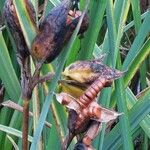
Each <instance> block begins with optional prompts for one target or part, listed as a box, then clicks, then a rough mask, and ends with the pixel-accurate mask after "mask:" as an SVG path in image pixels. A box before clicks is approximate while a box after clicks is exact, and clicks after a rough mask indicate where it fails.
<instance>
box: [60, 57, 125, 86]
mask: <svg viewBox="0 0 150 150" xmlns="http://www.w3.org/2000/svg"><path fill="white" fill-rule="evenodd" d="M123 73H124V72H121V71H119V70H116V69H113V68H110V67H108V66H106V65H104V64H103V63H102V62H101V61H100V60H99V59H97V60H92V61H77V62H75V63H73V64H71V65H69V66H68V67H67V68H66V69H65V70H64V72H63V73H62V75H64V77H66V79H70V80H74V81H76V82H79V83H82V84H83V83H86V84H91V83H93V82H94V81H95V80H96V79H98V78H103V79H105V80H107V81H108V80H114V79H117V78H119V77H121V76H122V75H123Z"/></svg>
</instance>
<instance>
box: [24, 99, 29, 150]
mask: <svg viewBox="0 0 150 150" xmlns="http://www.w3.org/2000/svg"><path fill="white" fill-rule="evenodd" d="M28 123H29V100H28V99H24V100H23V131H22V150H27V149H28Z"/></svg>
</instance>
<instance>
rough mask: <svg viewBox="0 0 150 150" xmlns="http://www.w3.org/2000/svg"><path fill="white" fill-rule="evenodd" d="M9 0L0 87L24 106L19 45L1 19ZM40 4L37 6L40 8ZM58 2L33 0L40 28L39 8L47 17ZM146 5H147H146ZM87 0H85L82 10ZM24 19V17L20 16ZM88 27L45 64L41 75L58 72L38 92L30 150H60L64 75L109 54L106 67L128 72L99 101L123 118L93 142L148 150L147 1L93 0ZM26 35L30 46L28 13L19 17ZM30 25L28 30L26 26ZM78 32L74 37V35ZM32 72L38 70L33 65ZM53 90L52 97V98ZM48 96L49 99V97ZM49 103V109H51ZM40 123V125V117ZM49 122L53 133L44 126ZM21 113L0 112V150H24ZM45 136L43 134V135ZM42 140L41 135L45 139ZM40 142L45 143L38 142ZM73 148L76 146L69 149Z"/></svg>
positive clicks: (0, 33) (0, 35)
mask: <svg viewBox="0 0 150 150" xmlns="http://www.w3.org/2000/svg"><path fill="white" fill-rule="evenodd" d="M4 2H5V0H1V1H0V67H1V69H0V87H2V86H4V88H5V95H4V98H2V96H1V97H0V102H1V103H2V102H5V101H7V100H11V101H13V102H15V103H18V104H20V105H21V103H22V100H21V98H20V94H21V88H20V68H19V66H18V63H17V60H16V55H15V53H16V48H15V43H14V41H13V40H12V37H11V35H10V33H9V32H8V30H7V28H6V26H5V23H4V20H3V15H2V8H3V5H4ZM14 2H15V5H16V8H17V11H18V14H19V13H20V12H24V1H22V0H14ZM38 2H39V6H40V7H38ZM59 2H60V1H59V0H49V1H47V5H45V3H44V1H43V0H39V1H37V0H32V3H33V5H34V8H35V10H36V17H37V24H38V18H40V17H41V15H42V11H41V8H43V7H44V9H45V13H46V14H47V13H48V11H49V10H50V9H51V8H52V7H53V6H54V5H57V4H59ZM146 2H147V3H146ZM85 3H86V0H81V2H80V7H81V9H83V8H84V6H85ZM20 14H21V13H20ZM89 15H90V27H89V29H88V31H87V32H86V34H85V35H84V38H82V39H80V38H79V37H77V35H76V34H74V35H73V36H72V38H71V40H70V41H69V43H68V45H67V46H66V47H65V48H64V50H63V52H62V53H61V54H60V55H59V57H58V58H57V59H56V60H55V61H54V62H52V64H48V65H44V66H43V68H42V74H46V73H47V72H51V71H56V77H55V78H54V80H53V81H52V82H51V83H47V84H40V85H38V87H36V88H35V90H34V93H33V97H32V101H31V102H30V105H31V107H30V110H31V111H32V112H33V117H31V118H30V137H29V141H32V145H31V149H32V150H34V149H35V145H36V144H37V143H38V148H37V149H39V150H40V149H60V145H61V142H62V138H63V137H64V136H65V135H66V133H67V127H66V122H67V113H66V109H65V108H63V107H62V106H61V105H60V104H58V103H57V102H56V101H55V99H54V100H53V95H52V91H54V90H55V89H56V86H57V81H58V79H59V77H60V74H61V70H62V69H63V68H65V67H66V66H68V65H69V64H70V63H72V62H74V61H76V60H84V59H92V58H93V57H96V58H98V57H100V55H101V54H106V58H105V64H107V65H109V66H111V67H114V68H118V69H120V70H124V71H126V73H125V76H124V77H123V78H122V79H119V80H117V81H116V82H115V83H114V85H113V87H111V88H106V89H104V90H103V91H102V93H101V95H100V97H99V103H100V104H101V105H103V106H105V107H109V108H117V110H118V111H119V112H124V115H122V116H121V117H119V120H118V121H117V122H116V123H115V124H114V127H113V129H111V130H110V131H108V130H107V129H106V125H105V124H103V129H102V131H101V133H100V134H99V136H98V137H97V138H96V139H95V140H94V142H93V143H94V144H93V145H94V147H95V148H96V149H99V150H103V149H105V150H113V149H114V150H116V149H125V150H129V149H130V150H132V149H136V148H139V149H143V150H146V149H148V147H149V145H150V144H149V141H150V140H149V138H150V115H149V113H150V80H149V77H150V72H149V70H150V59H149V53H150V38H149V33H150V25H149V23H150V12H149V9H148V1H146V0H141V1H139V0H114V1H113V0H91V1H90V4H89ZM18 17H19V19H20V20H21V21H22V30H23V32H25V33H27V34H25V35H26V39H28V45H31V44H32V40H33V39H34V36H35V31H34V28H33V27H32V26H31V24H30V22H24V21H23V20H26V19H25V18H26V17H27V14H24V15H20V16H18ZM27 24H28V25H27ZM75 33H76V32H75ZM32 69H33V70H34V66H32ZM48 91H49V93H48ZM47 93H48V94H47ZM50 104H51V106H50ZM39 117H40V120H39V121H38V118H39ZM45 121H48V122H49V123H51V124H52V128H49V127H47V126H45V125H44V123H45ZM21 126H22V113H21V112H19V111H17V110H15V111H14V110H13V109H11V108H8V107H1V109H0V149H1V150H3V149H4V150H6V149H7V150H10V149H12V148H13V147H14V148H15V149H21ZM42 131H43V132H42ZM41 135H42V136H41ZM40 137H41V138H40ZM70 149H73V144H72V145H71V146H70Z"/></svg>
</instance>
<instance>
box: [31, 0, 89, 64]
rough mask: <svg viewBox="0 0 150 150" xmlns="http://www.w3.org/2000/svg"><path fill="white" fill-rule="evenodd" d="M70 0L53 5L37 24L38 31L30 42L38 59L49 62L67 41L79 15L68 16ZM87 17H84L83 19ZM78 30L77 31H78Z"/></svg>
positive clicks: (33, 54) (85, 24)
mask: <svg viewBox="0 0 150 150" xmlns="http://www.w3.org/2000/svg"><path fill="white" fill-rule="evenodd" d="M71 5H72V3H71V1H70V0H64V1H63V2H62V3H61V4H60V5H58V6H56V7H54V8H53V9H52V10H51V11H50V12H49V14H48V16H47V17H46V18H45V19H44V20H43V22H42V23H41V24H40V26H39V33H38V34H37V36H36V37H35V39H34V41H33V43H32V50H31V53H32V56H33V57H35V58H36V59H37V60H38V61H42V60H43V61H45V63H49V62H51V61H52V60H54V59H55V58H56V57H57V56H58V54H59V53H60V52H61V50H62V48H63V47H64V45H65V43H66V42H68V40H69V38H70V37H71V35H72V33H73V31H74V29H75V28H76V26H77V23H78V21H79V18H80V17H77V18H75V17H74V16H72V18H70V16H69V11H70V9H71ZM85 18H87V17H86V16H85V17H84V19H83V21H84V20H85ZM85 26H86V27H87V23H83V24H82V25H81V30H80V32H84V31H85V29H87V28H85ZM80 32H79V33H80Z"/></svg>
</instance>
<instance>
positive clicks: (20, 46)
mask: <svg viewBox="0 0 150 150" xmlns="http://www.w3.org/2000/svg"><path fill="white" fill-rule="evenodd" d="M26 9H27V11H28V12H29V15H30V19H31V20H32V22H33V23H35V17H34V14H35V12H34V9H33V6H32V4H31V3H30V2H29V1H26ZM3 13H4V17H5V20H6V23H7V25H8V27H9V29H10V32H11V33H12V36H13V38H14V41H15V43H16V46H17V55H18V56H19V57H21V58H25V57H27V56H28V55H29V54H30V53H29V50H28V47H27V44H26V42H25V39H24V36H23V33H22V30H21V27H20V24H19V20H18V17H17V14H16V10H15V6H14V4H13V0H6V1H5V5H4V10H3Z"/></svg>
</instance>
